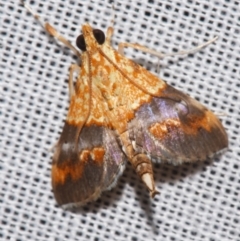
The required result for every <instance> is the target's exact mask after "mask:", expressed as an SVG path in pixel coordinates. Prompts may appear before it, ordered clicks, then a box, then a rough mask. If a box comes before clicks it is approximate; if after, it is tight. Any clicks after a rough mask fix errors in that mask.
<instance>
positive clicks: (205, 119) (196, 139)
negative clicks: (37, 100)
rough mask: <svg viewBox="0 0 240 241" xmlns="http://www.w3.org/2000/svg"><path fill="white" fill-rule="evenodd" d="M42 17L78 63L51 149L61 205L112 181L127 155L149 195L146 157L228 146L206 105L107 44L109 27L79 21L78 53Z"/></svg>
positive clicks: (198, 157) (189, 158)
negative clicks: (103, 28) (64, 114)
mask: <svg viewBox="0 0 240 241" xmlns="http://www.w3.org/2000/svg"><path fill="white" fill-rule="evenodd" d="M24 4H25V3H24ZM25 6H26V4H25ZM26 7H27V8H28V10H29V9H30V8H29V7H28V6H26ZM30 11H31V12H32V10H31V9H30ZM32 13H33V12H32ZM33 15H34V16H35V18H37V19H38V20H39V21H40V18H39V16H38V15H36V14H34V13H33ZM41 23H42V22H41ZM42 25H43V26H44V28H45V30H46V31H47V32H48V33H50V34H51V35H53V36H54V37H56V38H57V39H58V40H59V41H61V42H62V43H64V44H65V45H67V46H68V47H70V48H71V49H72V50H73V51H74V52H75V53H76V54H77V55H78V56H79V57H80V58H81V63H82V64H81V66H78V65H72V66H71V68H70V75H69V76H70V77H69V89H70V106H69V111H68V114H67V118H66V122H65V125H64V128H63V131H62V134H61V136H60V139H59V141H58V144H57V146H56V149H55V153H54V156H53V164H52V186H53V192H54V195H55V198H56V200H57V203H58V204H59V205H65V206H66V207H71V206H78V205H82V204H85V203H87V202H90V201H93V200H95V199H97V198H98V197H99V196H100V195H101V193H102V192H103V191H105V190H109V189H111V188H112V187H114V186H115V184H116V182H117V179H118V178H119V176H120V175H121V174H122V172H123V170H124V168H125V164H126V161H127V160H128V161H130V163H131V164H132V166H133V168H134V169H135V171H136V173H137V175H138V176H139V177H140V178H141V179H142V181H143V183H144V184H145V185H146V187H147V189H148V190H149V192H150V195H151V196H152V197H154V195H155V194H156V193H158V192H157V190H156V188H155V183H154V178H153V171H152V160H157V161H166V162H169V163H172V164H174V165H175V164H181V163H183V162H196V161H202V160H205V159H206V158H208V157H211V156H213V155H214V154H215V153H217V152H219V151H220V150H222V149H224V148H226V147H227V146H228V138H227V134H226V132H225V130H224V128H223V126H222V124H221V122H220V121H219V120H218V118H217V117H216V116H215V115H214V114H213V113H212V112H211V111H210V110H208V109H207V108H206V107H204V106H203V105H201V104H200V103H199V102H197V101H196V100H194V99H192V98H191V97H189V96H188V95H186V94H184V93H182V92H181V91H178V90H176V89H175V88H173V87H171V86H169V85H168V84H166V83H165V82H164V81H163V80H161V79H159V78H158V77H156V76H155V75H153V74H152V73H150V72H148V71H147V70H146V69H144V68H143V67H141V66H140V65H138V64H136V63H135V62H133V61H131V60H129V59H127V58H126V57H125V56H124V55H123V54H122V51H120V52H119V51H116V50H115V49H113V48H112V47H111V44H110V40H111V36H112V33H113V28H112V27H110V28H108V30H107V34H106V37H105V35H104V33H103V32H102V31H101V30H98V29H92V27H91V26H90V25H89V24H84V25H83V26H82V34H81V35H80V36H79V37H78V38H77V41H76V42H77V46H78V48H80V49H81V50H82V53H80V52H79V51H78V50H77V49H76V48H75V47H73V45H71V44H70V42H68V41H67V40H66V39H65V38H64V37H63V36H61V35H59V33H58V32H57V31H56V30H55V29H54V28H53V27H52V26H51V25H50V24H49V23H42ZM125 45H126V44H125ZM122 46H124V44H123V45H122ZM131 46H133V47H136V48H140V49H143V50H146V48H144V47H141V46H140V45H131ZM75 72H77V73H78V77H77V81H76V83H75V85H74V84H73V76H74V73H75Z"/></svg>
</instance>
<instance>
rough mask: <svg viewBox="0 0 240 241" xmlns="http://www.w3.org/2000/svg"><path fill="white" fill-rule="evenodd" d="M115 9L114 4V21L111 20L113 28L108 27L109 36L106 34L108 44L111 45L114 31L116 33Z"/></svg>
mask: <svg viewBox="0 0 240 241" xmlns="http://www.w3.org/2000/svg"><path fill="white" fill-rule="evenodd" d="M114 11H115V8H114V4H112V20H111V26H110V27H108V29H107V34H106V40H105V41H106V42H108V43H109V44H110V42H111V38H112V36H113V31H114V27H113V26H114V22H115V12H114Z"/></svg>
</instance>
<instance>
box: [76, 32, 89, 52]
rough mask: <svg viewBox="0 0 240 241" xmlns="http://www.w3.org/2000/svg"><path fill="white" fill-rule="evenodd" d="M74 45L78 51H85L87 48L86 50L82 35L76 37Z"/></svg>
mask: <svg viewBox="0 0 240 241" xmlns="http://www.w3.org/2000/svg"><path fill="white" fill-rule="evenodd" d="M76 45H77V47H78V48H79V49H81V50H82V51H86V50H87V48H86V43H85V39H84V37H83V35H82V34H81V35H79V36H78V37H77V40H76Z"/></svg>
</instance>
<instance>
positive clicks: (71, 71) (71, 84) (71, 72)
mask: <svg viewBox="0 0 240 241" xmlns="http://www.w3.org/2000/svg"><path fill="white" fill-rule="evenodd" d="M80 71H81V68H80V67H79V66H78V65H77V64H72V65H71V66H70V68H69V78H68V87H69V96H70V99H71V98H72V97H73V96H74V95H75V94H76V93H75V87H74V78H75V76H76V75H77V76H79V74H80Z"/></svg>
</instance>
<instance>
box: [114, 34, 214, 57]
mask: <svg viewBox="0 0 240 241" xmlns="http://www.w3.org/2000/svg"><path fill="white" fill-rule="evenodd" d="M217 39H218V36H216V37H214V38H213V39H210V40H209V41H207V42H205V43H203V44H200V45H198V46H197V47H195V48H192V49H187V50H181V51H179V52H176V53H168V54H164V53H161V52H157V51H155V50H152V49H149V48H147V47H145V46H142V45H140V44H132V43H120V44H119V45H118V52H119V53H120V54H122V55H124V52H123V51H124V48H126V47H131V48H134V49H138V50H141V51H143V52H146V53H149V54H152V55H155V56H157V57H159V58H164V57H167V56H175V55H184V54H190V53H194V52H197V51H199V50H200V49H202V48H204V47H206V46H207V45H209V44H211V43H213V42H215V41H216V40H217Z"/></svg>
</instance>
